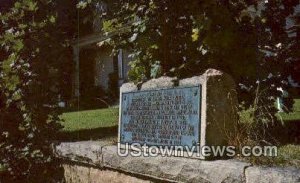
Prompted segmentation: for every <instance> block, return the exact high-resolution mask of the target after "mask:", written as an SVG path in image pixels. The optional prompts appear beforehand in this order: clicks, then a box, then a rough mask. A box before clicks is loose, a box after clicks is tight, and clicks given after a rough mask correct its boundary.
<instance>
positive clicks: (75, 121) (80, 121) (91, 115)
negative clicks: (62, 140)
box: [61, 108, 119, 132]
mask: <svg viewBox="0 0 300 183" xmlns="http://www.w3.org/2000/svg"><path fill="white" fill-rule="evenodd" d="M118 116H119V109H118V108H106V109H96V110H86V111H78V112H67V113H63V114H62V116H61V118H62V119H63V120H64V122H62V125H63V126H64V128H63V131H66V132H74V131H78V130H90V129H97V128H105V127H112V126H116V125H117V124H118V120H119V117H118Z"/></svg>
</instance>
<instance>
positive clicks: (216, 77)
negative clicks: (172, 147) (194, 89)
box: [119, 69, 238, 159]
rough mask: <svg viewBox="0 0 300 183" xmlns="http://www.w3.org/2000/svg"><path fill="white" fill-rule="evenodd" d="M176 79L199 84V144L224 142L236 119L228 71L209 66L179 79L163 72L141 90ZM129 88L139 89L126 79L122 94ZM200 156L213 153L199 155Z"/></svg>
mask: <svg viewBox="0 0 300 183" xmlns="http://www.w3.org/2000/svg"><path fill="white" fill-rule="evenodd" d="M175 83H178V84H179V87H191V86H198V85H201V87H202V95H201V115H200V119H201V121H200V122H199V123H200V139H199V141H200V145H201V146H205V145H207V146H216V145H227V142H228V138H229V137H230V136H231V133H232V132H233V129H234V126H235V124H236V123H237V119H238V116H237V105H238V102H237V93H236V86H235V83H234V80H233V79H232V78H231V77H230V75H228V74H226V73H223V72H221V71H218V70H215V69H208V70H207V71H206V72H205V73H204V74H202V75H200V76H194V77H191V78H186V79H182V80H179V81H176V78H172V77H166V76H164V77H160V78H157V79H152V80H149V81H147V82H145V83H143V84H142V86H141V90H159V89H164V88H175ZM123 88H126V90H125V89H123ZM128 88H130V90H131V91H138V89H137V87H136V86H134V85H133V84H132V83H126V84H124V85H123V86H122V88H121V95H122V92H125V91H128ZM121 107H122V106H121ZM119 126H121V125H119ZM200 158H201V159H205V158H212V157H203V156H201V157H200ZM214 158H215V157H214Z"/></svg>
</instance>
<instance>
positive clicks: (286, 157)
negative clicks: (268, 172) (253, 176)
mask: <svg viewBox="0 0 300 183" xmlns="http://www.w3.org/2000/svg"><path fill="white" fill-rule="evenodd" d="M277 150H278V151H277V156H275V157H267V156H261V157H248V158H244V160H245V161H247V162H249V163H252V164H254V165H262V166H280V167H287V166H293V167H296V168H300V145H293V144H287V145H283V146H280V147H278V149H277Z"/></svg>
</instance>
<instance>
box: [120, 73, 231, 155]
mask: <svg viewBox="0 0 300 183" xmlns="http://www.w3.org/2000/svg"><path fill="white" fill-rule="evenodd" d="M176 83H177V85H176ZM236 96H237V95H236V90H235V84H234V81H233V79H232V78H231V77H230V76H229V75H228V74H226V73H223V72H221V71H218V70H214V69H209V70H207V71H206V72H205V73H204V74H203V75H200V76H194V77H191V78H186V79H182V80H177V78H171V77H160V78H157V79H152V80H149V81H147V82H145V83H143V84H142V85H141V87H140V88H138V86H136V85H134V84H133V83H125V84H123V85H122V87H121V89H120V120H119V137H118V141H119V143H120V144H121V145H122V144H123V145H124V144H126V143H127V144H132V143H139V144H141V145H142V144H146V145H147V146H167V147H170V146H186V147H193V146H197V145H198V146H223V145H227V138H228V137H229V135H230V132H232V128H233V127H234V125H235V123H236V122H237V97H236ZM200 158H202V159H204V157H203V156H200Z"/></svg>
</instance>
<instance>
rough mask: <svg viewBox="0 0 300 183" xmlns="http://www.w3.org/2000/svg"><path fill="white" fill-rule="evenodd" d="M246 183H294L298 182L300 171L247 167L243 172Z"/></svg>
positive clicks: (299, 180) (294, 169)
mask: <svg viewBox="0 0 300 183" xmlns="http://www.w3.org/2000/svg"><path fill="white" fill-rule="evenodd" d="M245 174H246V183H257V182H260V183H296V182H298V183H299V182H300V170H299V169H296V168H291V167H290V168H263V167H249V168H247V169H246V171H245Z"/></svg>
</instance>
